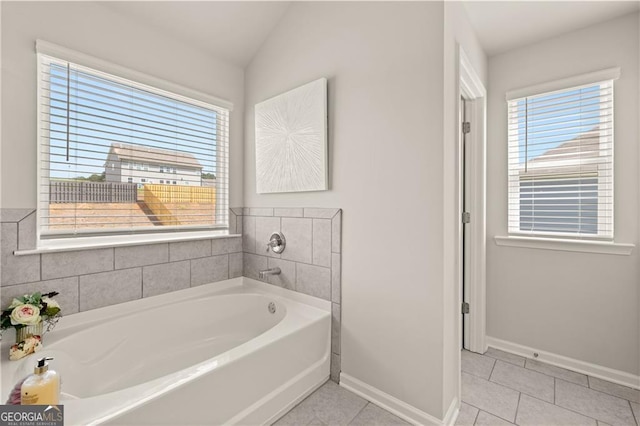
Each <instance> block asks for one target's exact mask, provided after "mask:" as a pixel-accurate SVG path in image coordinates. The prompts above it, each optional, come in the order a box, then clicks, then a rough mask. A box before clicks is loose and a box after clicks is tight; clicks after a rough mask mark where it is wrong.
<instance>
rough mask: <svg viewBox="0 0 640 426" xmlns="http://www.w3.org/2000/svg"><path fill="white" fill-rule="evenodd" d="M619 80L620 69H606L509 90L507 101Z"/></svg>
mask: <svg viewBox="0 0 640 426" xmlns="http://www.w3.org/2000/svg"><path fill="white" fill-rule="evenodd" d="M619 78H620V68H607V69H605V70H600V71H595V72H590V73H587V74H581V75H576V76H573V77H568V78H563V79H561V80H554V81H550V82H547V83H542V84H536V85H533V86H528V87H523V88H522V89H515V90H510V91H508V92H507V94H506V100H507V101H513V100H515V99H520V98H526V97H529V96H534V95H539V94H540V93H547V92H555V91H558V90H564V89H566V88H568V87H577V86H585V85H588V84H593V83H598V82H600V81H605V80H617V79H619Z"/></svg>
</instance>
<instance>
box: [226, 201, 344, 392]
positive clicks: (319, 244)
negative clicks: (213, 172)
mask: <svg viewBox="0 0 640 426" xmlns="http://www.w3.org/2000/svg"><path fill="white" fill-rule="evenodd" d="M231 212H232V215H233V217H232V219H231V221H232V222H235V223H236V229H235V231H236V232H237V233H242V251H243V256H244V261H243V270H244V272H243V275H244V276H245V277H248V278H253V279H256V280H258V279H259V277H258V272H259V271H260V270H263V269H268V268H275V267H279V268H280V270H281V271H282V272H281V273H280V275H271V276H268V277H267V278H265V279H263V280H261V281H264V282H267V283H269V284H273V285H277V286H280V287H284V288H287V289H289V290H294V291H298V292H301V293H305V294H309V295H311V296H315V297H319V298H321V299H325V300H329V301H331V302H332V326H331V352H332V355H331V379H332V380H334V381H336V382H337V381H338V380H339V373H340V321H341V266H342V243H341V241H342V210H341V209H337V208H306V207H305V208H302V207H299V208H293V207H289V208H278V207H276V208H270V207H260V208H254V207H244V208H232V209H231ZM273 232H282V233H283V234H284V237H285V239H286V241H287V246H286V248H285V250H284V252H282V253H281V254H276V253H273V251H267V250H266V247H267V242H268V241H269V237H270V236H271V234H272V233H273Z"/></svg>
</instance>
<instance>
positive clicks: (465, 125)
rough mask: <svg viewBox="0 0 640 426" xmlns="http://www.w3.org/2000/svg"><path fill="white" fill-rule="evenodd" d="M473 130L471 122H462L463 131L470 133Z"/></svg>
mask: <svg viewBox="0 0 640 426" xmlns="http://www.w3.org/2000/svg"><path fill="white" fill-rule="evenodd" d="M469 132H471V123H469V122H468V121H465V122H463V123H462V133H465V134H466V133H469Z"/></svg>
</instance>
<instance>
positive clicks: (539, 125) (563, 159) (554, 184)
mask: <svg viewBox="0 0 640 426" xmlns="http://www.w3.org/2000/svg"><path fill="white" fill-rule="evenodd" d="M508 147H509V148H508V175H509V176H508V194H509V204H508V220H509V233H511V234H518V235H523V234H524V235H531V236H538V235H539V236H555V237H563V238H582V239H596V238H597V239H612V238H613V80H607V81H601V82H597V83H591V84H586V85H580V86H576V87H569V88H564V89H562V90H555V91H552V92H546V93H540V94H535V95H532V96H526V97H519V98H517V99H510V100H508Z"/></svg>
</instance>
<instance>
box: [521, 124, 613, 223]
mask: <svg viewBox="0 0 640 426" xmlns="http://www.w3.org/2000/svg"><path fill="white" fill-rule="evenodd" d="M601 143H607V142H606V141H605V142H603V141H601V135H600V128H599V126H597V127H594V128H593V129H591V130H589V131H587V132H584V133H582V134H580V135H578V136H576V137H575V138H573V139H571V140H569V141H566V142H563V143H561V144H560V145H558V146H557V147H554V148H550V149H548V150H547V151H545V152H544V153H543V154H541V155H539V156H537V157H535V158H533V159H531V160H529V161H527V163H526V168H525V164H522V165H521V169H520V170H519V176H520V179H519V182H520V185H519V186H520V188H519V194H520V200H519V204H520V229H521V230H531V231H536V230H537V231H556V230H557V229H559V228H562V229H565V230H566V229H572V230H573V232H582V233H585V234H597V232H598V216H599V214H600V215H602V214H603V213H599V210H601V209H603V208H604V207H603V205H602V204H603V202H604V201H603V200H600V196H599V190H598V188H599V186H600V185H606V184H607V177H608V174H607V172H608V171H609V172H610V168H608V167H606V165H605V166H604V169H603V164H602V161H601V159H600V155H601V153H600V152H601V148H600V144H601Z"/></svg>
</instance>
